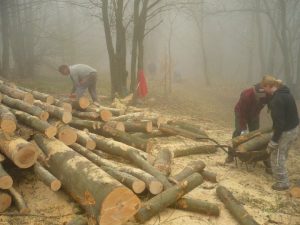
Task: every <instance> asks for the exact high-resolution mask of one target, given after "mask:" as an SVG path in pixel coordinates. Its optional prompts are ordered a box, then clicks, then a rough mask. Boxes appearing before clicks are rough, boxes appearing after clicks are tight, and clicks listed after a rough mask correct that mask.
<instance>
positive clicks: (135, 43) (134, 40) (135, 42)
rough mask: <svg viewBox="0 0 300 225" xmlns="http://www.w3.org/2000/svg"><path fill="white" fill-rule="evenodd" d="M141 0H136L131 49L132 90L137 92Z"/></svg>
mask: <svg viewBox="0 0 300 225" xmlns="http://www.w3.org/2000/svg"><path fill="white" fill-rule="evenodd" d="M139 4H140V1H139V0H134V8H133V37H132V49H131V80H130V91H131V92H132V93H135V91H136V87H137V84H136V74H137V71H136V66H137V50H138V29H139V8H140V7H139Z"/></svg>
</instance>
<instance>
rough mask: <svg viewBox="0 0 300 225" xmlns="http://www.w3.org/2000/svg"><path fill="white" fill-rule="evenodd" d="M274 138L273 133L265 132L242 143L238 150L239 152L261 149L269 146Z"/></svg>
mask: <svg viewBox="0 0 300 225" xmlns="http://www.w3.org/2000/svg"><path fill="white" fill-rule="evenodd" d="M271 138H272V133H264V134H260V135H258V136H256V137H254V138H252V139H250V140H249V141H247V142H244V143H243V144H240V145H239V146H238V147H237V148H236V151H238V152H250V151H255V150H260V149H262V148H265V147H267V145H268V143H269V141H270V140H271Z"/></svg>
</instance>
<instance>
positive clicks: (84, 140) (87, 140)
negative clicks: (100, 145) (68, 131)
mask: <svg viewBox="0 0 300 225" xmlns="http://www.w3.org/2000/svg"><path fill="white" fill-rule="evenodd" d="M76 132H77V141H76V142H77V143H78V144H81V145H82V146H84V147H85V148H87V149H89V150H94V149H95V148H96V142H95V141H94V140H93V139H92V138H91V137H90V135H89V134H88V133H86V132H85V131H81V130H77V131H76Z"/></svg>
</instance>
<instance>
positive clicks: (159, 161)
mask: <svg viewBox="0 0 300 225" xmlns="http://www.w3.org/2000/svg"><path fill="white" fill-rule="evenodd" d="M172 159H173V156H172V153H171V152H170V151H169V150H168V149H161V150H160V151H159V152H158V153H157V156H156V159H155V161H154V164H153V166H154V168H156V169H157V170H158V171H160V172H161V173H163V174H164V175H165V176H169V175H170V173H171V164H172Z"/></svg>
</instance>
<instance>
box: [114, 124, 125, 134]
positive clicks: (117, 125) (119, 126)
mask: <svg viewBox="0 0 300 225" xmlns="http://www.w3.org/2000/svg"><path fill="white" fill-rule="evenodd" d="M115 128H116V129H117V130H120V131H124V132H125V125H124V123H123V122H117V123H116V127H115Z"/></svg>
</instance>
